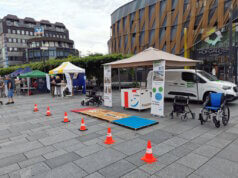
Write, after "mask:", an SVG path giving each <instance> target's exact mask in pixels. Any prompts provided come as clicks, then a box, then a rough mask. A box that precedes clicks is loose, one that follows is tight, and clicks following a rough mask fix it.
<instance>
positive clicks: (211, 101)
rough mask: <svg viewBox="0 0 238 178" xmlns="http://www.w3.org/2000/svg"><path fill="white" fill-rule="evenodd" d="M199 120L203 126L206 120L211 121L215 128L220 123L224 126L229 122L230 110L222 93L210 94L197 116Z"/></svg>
mask: <svg viewBox="0 0 238 178" xmlns="http://www.w3.org/2000/svg"><path fill="white" fill-rule="evenodd" d="M199 120H200V122H201V125H203V124H204V123H205V122H207V121H208V120H212V121H213V123H214V124H215V126H216V127H217V128H219V127H220V125H221V121H222V123H223V125H224V126H226V125H227V124H228V122H229V120H230V109H229V107H228V105H227V102H226V96H225V95H224V94H223V93H210V94H209V96H208V97H207V99H206V101H205V103H204V106H203V108H202V110H201V113H200V114H199Z"/></svg>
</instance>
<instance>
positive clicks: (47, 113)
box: [46, 106, 51, 116]
mask: <svg viewBox="0 0 238 178" xmlns="http://www.w3.org/2000/svg"><path fill="white" fill-rule="evenodd" d="M46 116H51V113H50V107H49V106H48V108H47V111H46Z"/></svg>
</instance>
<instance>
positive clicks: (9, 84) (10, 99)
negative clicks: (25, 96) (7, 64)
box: [6, 76, 14, 105]
mask: <svg viewBox="0 0 238 178" xmlns="http://www.w3.org/2000/svg"><path fill="white" fill-rule="evenodd" d="M6 80H7V91H8V93H7V97H8V102H7V103H6V105H8V104H14V100H13V93H14V86H13V82H12V80H11V79H10V77H9V76H6Z"/></svg>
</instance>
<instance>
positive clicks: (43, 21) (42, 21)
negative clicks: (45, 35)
mask: <svg viewBox="0 0 238 178" xmlns="http://www.w3.org/2000/svg"><path fill="white" fill-rule="evenodd" d="M40 23H42V24H46V25H51V23H50V21H49V20H41V21H40Z"/></svg>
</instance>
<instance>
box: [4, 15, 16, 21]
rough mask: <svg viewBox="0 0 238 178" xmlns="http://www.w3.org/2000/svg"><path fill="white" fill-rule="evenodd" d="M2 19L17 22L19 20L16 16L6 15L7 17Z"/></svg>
mask: <svg viewBox="0 0 238 178" xmlns="http://www.w3.org/2000/svg"><path fill="white" fill-rule="evenodd" d="M4 19H11V20H19V18H18V17H17V16H16V15H12V14H7V16H5V17H4Z"/></svg>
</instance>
